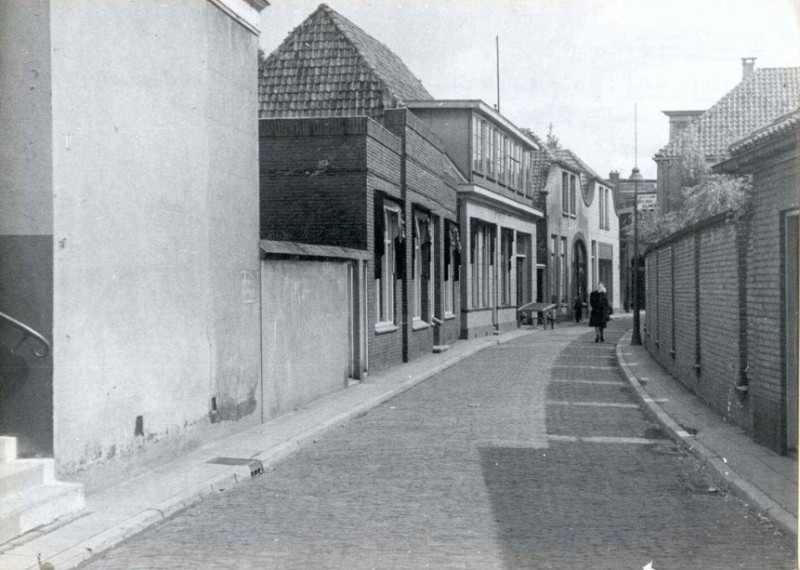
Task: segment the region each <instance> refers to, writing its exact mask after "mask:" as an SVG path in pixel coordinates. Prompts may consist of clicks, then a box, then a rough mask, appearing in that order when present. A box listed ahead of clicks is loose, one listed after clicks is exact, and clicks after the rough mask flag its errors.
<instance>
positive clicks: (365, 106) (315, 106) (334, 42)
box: [258, 4, 432, 118]
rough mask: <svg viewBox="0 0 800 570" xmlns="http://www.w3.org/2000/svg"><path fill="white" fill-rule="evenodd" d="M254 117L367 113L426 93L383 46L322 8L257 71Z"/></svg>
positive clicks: (373, 114) (376, 113)
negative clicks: (255, 114)
mask: <svg viewBox="0 0 800 570" xmlns="http://www.w3.org/2000/svg"><path fill="white" fill-rule="evenodd" d="M258 95H259V97H258V98H259V116H260V117H262V118H265V117H320V116H348V115H367V116H369V117H373V118H378V117H380V116H381V115H382V113H383V109H384V108H388V107H397V106H400V105H401V104H402V102H403V101H407V100H412V99H415V100H420V99H431V98H432V97H431V95H430V93H428V91H427V90H426V89H425V88H424V87H423V86H422V83H421V82H420V81H419V79H417V78H416V77H414V75H413V74H412V73H411V71H409V69H408V68H407V67H406V65H405V64H404V63H403V62H402V61H401V60H400V58H399V57H397V56H396V55H395V54H394V53H392V51H391V50H390V49H389V48H387V47H386V46H385V45H383V44H382V43H380V42H379V41H377V40H376V39H375V38H373V37H372V36H370V35H369V34H367V33H366V32H364V31H363V30H362V29H361V28H359V27H358V26H356V25H355V24H353V23H352V22H351V21H349V20H348V19H347V18H345V17H344V16H342V15H340V14H338V13H337V12H335V11H334V10H332V9H331V8H329V7H328V6H327V5H325V4H320V6H319V7H318V8H317V9H316V10H315V11H314V13H313V14H311V15H310V16H309V17H308V18H306V20H305V21H304V22H303V23H302V24H300V25H299V26H297V27H296V28H295V29H294V30H293V31H292V33H290V34H289V36H288V37H287V38H286V39H285V40H284V41H283V43H281V45H280V46H279V47H278V48H277V49H276V50H275V51H274V52H272V53H271V54H270V55H269V57H267V59H266V60H265V61H264V62H263V63H262V64H261V66H260V68H259V79H258Z"/></svg>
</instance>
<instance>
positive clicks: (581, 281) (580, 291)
mask: <svg viewBox="0 0 800 570" xmlns="http://www.w3.org/2000/svg"><path fill="white" fill-rule="evenodd" d="M573 249H574V251H573V254H572V259H574V263H573V267H572V282H573V283H574V284H575V285H574V290H573V294H574V295H575V298H576V299H580V300H581V301H583V302H586V294H587V287H588V285H587V282H586V278H587V266H586V244H584V243H583V241H582V240H576V241H575V245H574V246H573Z"/></svg>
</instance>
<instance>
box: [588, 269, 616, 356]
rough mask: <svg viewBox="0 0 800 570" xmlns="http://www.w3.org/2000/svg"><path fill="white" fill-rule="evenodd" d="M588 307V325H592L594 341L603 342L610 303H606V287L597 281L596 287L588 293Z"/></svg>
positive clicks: (609, 313) (609, 312)
mask: <svg viewBox="0 0 800 570" xmlns="http://www.w3.org/2000/svg"><path fill="white" fill-rule="evenodd" d="M589 307H590V308H591V313H590V314H589V326H590V327H594V331H595V337H594V341H595V342H605V341H606V339H605V336H604V335H603V331H605V329H606V323H607V322H608V320H609V318H610V315H611V305H609V304H608V296H607V295H606V288H605V286H604V285H603V284H602V283H598V284H597V287H595V289H594V291H592V293H591V294H590V295H589Z"/></svg>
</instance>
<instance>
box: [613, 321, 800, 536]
mask: <svg viewBox="0 0 800 570" xmlns="http://www.w3.org/2000/svg"><path fill="white" fill-rule="evenodd" d="M630 341H631V332H628V333H627V334H626V335H625V336H623V337H622V339H620V342H619V344H617V349H616V352H617V360H618V361H619V364H620V367H621V368H622V371H623V373H624V374H625V376H626V377H627V378H628V381H629V382H630V383H631V385H632V386H633V389H634V391H635V392H636V394H637V396H638V398H639V399H640V400H642V402H643V403H644V405H645V409H646V411H647V413H648V415H650V416H651V417H652V418H653V419H654V420H655V421H657V422H658V423H659V424H660V425H661V427H662V429H663V430H664V431H665V432H666V433H667V434H668V435H669V437H671V438H672V439H673V440H675V441H676V442H677V443H678V444H680V445H681V446H683V447H684V448H686V449H688V450H689V451H690V452H691V453H692V454H693V455H694V456H695V457H697V458H698V459H699V460H700V461H702V462H703V463H704V464H705V465H706V466H707V467H709V468H710V470H711V471H713V472H715V473H716V474H717V475H718V476H719V478H720V479H721V480H722V481H723V482H725V483H726V484H727V486H728V490H729V491H730V492H732V493H733V494H734V495H736V496H738V497H740V498H741V499H744V500H745V501H747V502H748V503H750V504H751V505H752V506H754V507H755V508H756V509H757V510H759V511H761V512H762V513H763V514H765V515H767V516H769V517H770V518H771V519H772V520H773V521H774V522H775V523H776V524H778V525H779V526H780V527H781V528H782V529H783V530H784V531H786V532H789V533H791V534H793V535H795V536H797V462H796V461H794V460H792V459H790V458H788V457H783V456H781V455H778V454H776V453H773V452H772V451H770V450H769V449H767V448H766V447H763V446H761V445H758V444H757V443H755V442H754V441H753V440H752V438H750V436H748V435H747V434H745V433H744V431H743V430H742V429H741V428H739V427H737V426H734V425H732V424H729V423H727V422H725V421H724V420H723V419H722V417H721V416H720V415H719V414H717V413H716V412H715V411H713V410H712V409H711V408H709V407H708V406H707V405H706V404H705V403H704V402H703V401H702V400H701V399H700V398H699V397H697V396H695V395H694V394H692V393H691V392H690V391H689V390H688V389H686V388H684V387H683V385H682V384H681V383H680V382H678V380H676V379H675V378H674V377H672V376H671V375H670V374H669V373H668V372H667V371H666V370H665V369H664V368H662V366H661V365H660V364H659V363H658V362H656V361H655V360H654V359H653V358H652V357H651V356H650V354H649V353H648V352H647V349H646V348H644V347H643V346H631V344H630ZM695 430H696V431H695Z"/></svg>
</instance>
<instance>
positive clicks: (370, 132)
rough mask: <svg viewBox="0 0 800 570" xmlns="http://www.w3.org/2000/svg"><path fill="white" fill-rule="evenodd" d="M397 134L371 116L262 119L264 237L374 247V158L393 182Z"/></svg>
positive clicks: (379, 170) (378, 169)
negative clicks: (370, 222) (370, 202)
mask: <svg viewBox="0 0 800 570" xmlns="http://www.w3.org/2000/svg"><path fill="white" fill-rule="evenodd" d="M392 139H393V137H391V135H389V134H388V133H385V132H384V133H381V132H380V128H379V126H378V125H377V124H374V123H371V122H370V121H369V120H368V119H367V118H366V117H355V118H336V119H307V120H306V119H270V120H261V121H259V146H260V149H259V150H260V155H261V160H260V185H261V202H260V211H261V232H260V233H261V238H262V239H271V240H279V241H298V242H303V243H313V244H321V245H337V246H342V247H352V248H357V249H366V248H367V242H368V241H369V239H368V234H367V225H366V218H367V217H368V212H370V213H371V210H367V208H366V206H367V204H366V200H365V194H366V181H367V160H368V158H369V160H370V169H372V170H373V171H376V172H377V173H378V174H379V175H382V177H383V178H385V179H386V180H388V181H392V178H393V176H392V173H393V172H397V170H398V165H399V160H400V159H399V155H398V152H399V143H398V141H397V140H396V139H395V140H392ZM368 149H369V151H370V152H369V157H368V156H367V154H368ZM396 178H397V175H396V174H394V179H395V180H396ZM370 215H371V214H370Z"/></svg>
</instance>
